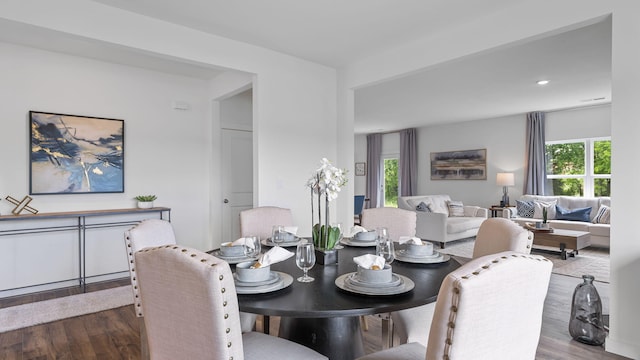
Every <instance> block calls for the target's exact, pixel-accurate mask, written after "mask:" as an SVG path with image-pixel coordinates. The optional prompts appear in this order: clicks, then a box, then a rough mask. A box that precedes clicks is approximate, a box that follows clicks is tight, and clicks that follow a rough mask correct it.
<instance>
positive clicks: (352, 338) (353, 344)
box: [238, 244, 460, 360]
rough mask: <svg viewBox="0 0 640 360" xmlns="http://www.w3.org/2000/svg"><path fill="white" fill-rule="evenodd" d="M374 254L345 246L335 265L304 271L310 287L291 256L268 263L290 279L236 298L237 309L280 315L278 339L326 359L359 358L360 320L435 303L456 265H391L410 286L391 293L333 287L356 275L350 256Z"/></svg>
mask: <svg viewBox="0 0 640 360" xmlns="http://www.w3.org/2000/svg"><path fill="white" fill-rule="evenodd" d="M396 245H398V244H396ZM295 249H296V248H295V246H293V247H290V248H287V250H290V251H292V252H294V253H295ZM399 250H402V245H399V246H398V247H397V249H396V251H399ZM374 253H375V246H371V247H365V246H344V247H343V248H341V249H339V250H338V262H337V264H333V265H318V264H316V265H315V266H314V267H313V268H312V269H310V270H309V275H310V276H311V277H313V278H314V279H315V280H314V281H312V282H309V283H302V282H298V281H296V278H298V277H299V276H301V275H302V270H300V269H299V268H298V267H297V266H296V260H295V256H292V257H290V258H289V259H287V260H285V261H282V262H279V263H276V264H272V265H271V271H273V272H281V273H284V274H288V275H290V276H291V277H292V278H293V281H292V282H290V285H288V286H286V287H285V288H282V289H279V290H277V291H270V292H265V293H251V294H238V304H239V308H240V311H243V312H248V313H254V314H259V315H265V316H280V317H281V318H280V328H279V334H278V336H280V337H282V338H285V339H289V340H292V341H295V342H297V343H299V344H302V345H305V346H307V347H309V348H312V349H314V350H316V351H318V352H319V353H321V354H324V355H325V356H327V357H328V358H329V359H330V360H352V359H355V358H357V357H359V356H362V355H364V345H363V338H362V333H361V325H360V316H363V315H374V314H382V313H389V312H393V311H398V310H403V309H408V308H413V307H416V306H421V305H425V304H428V303H431V302H434V301H435V300H436V298H437V295H438V291H439V289H440V285H441V284H442V281H443V279H444V277H445V276H446V275H447V274H449V273H450V272H451V271H453V270H455V269H456V268H458V267H459V266H460V263H459V262H458V261H456V260H455V259H454V258H449V256H448V255H447V256H446V258H447V260H446V261H442V262H438V263H414V262H402V261H399V260H396V261H393V262H392V263H391V266H392V271H393V274H397V275H401V276H402V277H406V278H408V279H410V281H409V282H413V288H411V289H410V290H408V291H404V292H402V293H398V294H392V295H377V294H376V295H371V294H363V293H355V292H353V291H349V290H345V289H344V287H339V286H338V285H337V283H336V279H337V278H338V277H341V275H344V274H349V273H353V272H356V270H357V265H356V263H355V262H354V260H353V258H354V257H357V256H360V255H363V254H374ZM345 276H349V275H345ZM342 278H344V276H343V277H342ZM425 326H427V325H425Z"/></svg>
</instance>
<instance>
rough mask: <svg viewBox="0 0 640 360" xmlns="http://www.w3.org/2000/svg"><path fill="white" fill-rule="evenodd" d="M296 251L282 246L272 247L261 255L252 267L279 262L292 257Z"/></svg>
mask: <svg viewBox="0 0 640 360" xmlns="http://www.w3.org/2000/svg"><path fill="white" fill-rule="evenodd" d="M293 255H294V253H292V252H291V251H289V250H286V249H284V248H282V247H280V246H276V247H272V248H271V249H270V250H269V251H267V252H266V253H264V254H262V255H260V258H259V259H258V261H256V264H255V265H253V266H252V268H254V269H255V268H259V267H262V266H269V265H272V264H275V263H279V262H280V261H284V260H287V259H288V258H290V257H292V256H293Z"/></svg>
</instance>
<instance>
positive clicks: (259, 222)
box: [240, 206, 293, 239]
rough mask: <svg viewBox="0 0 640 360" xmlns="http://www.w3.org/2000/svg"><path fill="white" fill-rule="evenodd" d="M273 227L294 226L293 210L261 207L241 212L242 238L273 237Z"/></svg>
mask: <svg viewBox="0 0 640 360" xmlns="http://www.w3.org/2000/svg"><path fill="white" fill-rule="evenodd" d="M273 225H282V226H293V215H292V214H291V209H285V208H280V207H275V206H261V207H257V208H253V209H248V210H244V211H241V212H240V236H242V237H244V236H249V235H254V236H260V239H266V238H268V237H271V230H272V227H273Z"/></svg>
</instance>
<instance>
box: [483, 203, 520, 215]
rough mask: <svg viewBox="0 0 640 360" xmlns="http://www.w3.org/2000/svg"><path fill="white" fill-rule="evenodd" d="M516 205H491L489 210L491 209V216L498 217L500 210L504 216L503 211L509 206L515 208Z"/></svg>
mask: <svg viewBox="0 0 640 360" xmlns="http://www.w3.org/2000/svg"><path fill="white" fill-rule="evenodd" d="M514 207H515V206H500V205H491V207H490V208H489V210H490V211H491V217H498V212H500V216H502V211H504V209H508V208H514Z"/></svg>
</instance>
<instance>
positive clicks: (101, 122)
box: [29, 111, 124, 195]
mask: <svg viewBox="0 0 640 360" xmlns="http://www.w3.org/2000/svg"><path fill="white" fill-rule="evenodd" d="M29 122H30V128H31V139H30V145H31V147H30V157H29V159H30V166H29V194H32V195H40V194H86V193H121V192H124V120H118V119H107V118H97V117H88V116H78V115H66V114H55V113H45V112H37V111H30V112H29Z"/></svg>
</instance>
